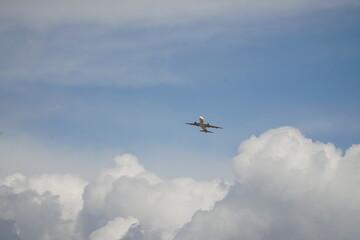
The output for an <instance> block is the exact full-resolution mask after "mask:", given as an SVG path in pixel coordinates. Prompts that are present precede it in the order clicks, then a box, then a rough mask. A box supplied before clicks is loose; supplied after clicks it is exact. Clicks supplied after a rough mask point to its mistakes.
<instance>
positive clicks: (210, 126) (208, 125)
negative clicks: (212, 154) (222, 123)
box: [205, 123, 222, 129]
mask: <svg viewBox="0 0 360 240" xmlns="http://www.w3.org/2000/svg"><path fill="white" fill-rule="evenodd" d="M205 127H207V128H220V129H222V127H217V126H213V125H210V124H208V123H207V124H205Z"/></svg>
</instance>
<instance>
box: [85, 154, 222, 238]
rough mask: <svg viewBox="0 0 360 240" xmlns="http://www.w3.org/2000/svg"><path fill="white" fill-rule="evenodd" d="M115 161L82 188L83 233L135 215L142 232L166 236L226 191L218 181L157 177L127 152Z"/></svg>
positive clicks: (219, 198) (206, 208) (210, 206)
mask: <svg viewBox="0 0 360 240" xmlns="http://www.w3.org/2000/svg"><path fill="white" fill-rule="evenodd" d="M115 162H116V166H115V167H113V168H111V169H104V170H102V171H101V172H100V173H99V175H98V176H97V178H96V179H95V181H93V182H91V183H90V184H89V185H88V186H87V187H86V189H85V192H84V209H83V211H82V213H81V220H82V224H81V225H82V227H83V234H84V236H87V235H88V234H89V233H90V232H91V229H92V228H99V227H100V225H101V223H104V222H109V221H112V220H113V219H115V218H116V217H122V218H127V217H134V218H136V219H138V221H139V224H141V226H142V228H143V229H144V234H145V235H147V236H151V235H153V234H154V235H155V236H157V237H156V238H160V239H164V238H165V239H166V238H169V237H170V236H172V234H173V233H174V231H175V230H176V229H178V228H180V227H181V226H182V225H183V224H185V223H186V222H188V221H190V219H191V217H192V215H193V214H194V212H196V211H198V210H209V209H211V208H212V207H213V205H214V203H215V202H216V201H219V200H221V199H222V198H223V197H224V196H225V195H226V193H227V185H225V184H224V183H223V182H222V181H220V180H213V181H211V182H197V181H195V180H193V179H192V178H176V179H171V180H163V179H160V178H159V177H157V176H156V175H155V174H153V173H151V172H148V171H146V170H145V169H144V168H143V166H141V165H140V164H139V163H138V161H137V159H136V158H135V157H134V156H133V155H130V154H126V155H122V156H120V157H117V158H115ZM89 226H91V227H90V229H89Z"/></svg>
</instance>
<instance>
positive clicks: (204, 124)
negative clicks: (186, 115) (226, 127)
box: [186, 116, 222, 133]
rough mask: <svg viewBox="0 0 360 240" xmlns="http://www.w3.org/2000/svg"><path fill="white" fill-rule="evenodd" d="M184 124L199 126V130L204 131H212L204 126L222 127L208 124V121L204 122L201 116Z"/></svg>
mask: <svg viewBox="0 0 360 240" xmlns="http://www.w3.org/2000/svg"><path fill="white" fill-rule="evenodd" d="M186 124H188V125H193V126H198V127H201V130H200V132H204V133H212V132H211V131H209V130H207V129H206V128H220V129H222V127H217V126H213V125H210V124H209V123H205V119H204V118H203V117H202V116H200V117H199V122H193V123H186Z"/></svg>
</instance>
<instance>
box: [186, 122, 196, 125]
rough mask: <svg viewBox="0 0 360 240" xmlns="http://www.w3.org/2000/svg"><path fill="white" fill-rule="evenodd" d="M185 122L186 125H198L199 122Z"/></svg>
mask: <svg viewBox="0 0 360 240" xmlns="http://www.w3.org/2000/svg"><path fill="white" fill-rule="evenodd" d="M186 124H188V125H193V126H199V123H197V122H193V123H186Z"/></svg>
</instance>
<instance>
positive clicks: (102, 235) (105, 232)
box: [89, 217, 139, 240]
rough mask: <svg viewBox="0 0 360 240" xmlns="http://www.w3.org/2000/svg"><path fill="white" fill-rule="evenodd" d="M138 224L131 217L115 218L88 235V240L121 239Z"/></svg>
mask: <svg viewBox="0 0 360 240" xmlns="http://www.w3.org/2000/svg"><path fill="white" fill-rule="evenodd" d="M138 223H139V222H138V220H137V219H135V218H133V217H128V218H121V217H118V218H115V219H114V220H112V221H109V222H108V223H107V224H106V226H104V227H102V228H99V229H97V230H96V231H94V232H93V233H91V234H90V238H89V239H90V240H102V239H108V240H117V239H122V238H123V237H124V236H125V235H126V234H127V232H128V231H129V229H130V228H131V227H132V226H134V225H137V224H138Z"/></svg>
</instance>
